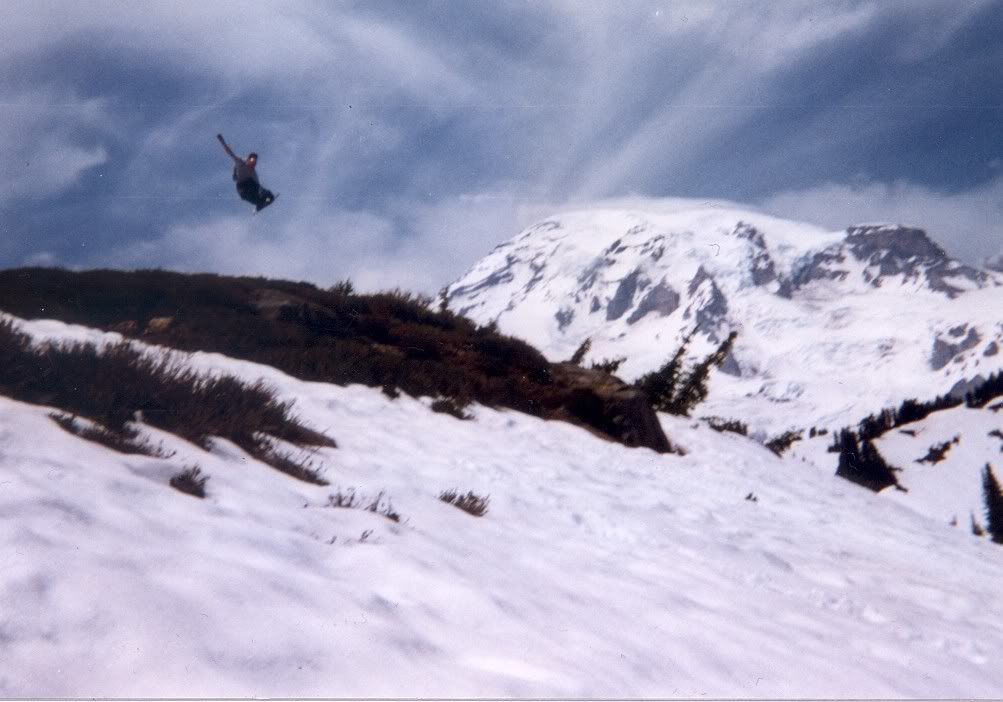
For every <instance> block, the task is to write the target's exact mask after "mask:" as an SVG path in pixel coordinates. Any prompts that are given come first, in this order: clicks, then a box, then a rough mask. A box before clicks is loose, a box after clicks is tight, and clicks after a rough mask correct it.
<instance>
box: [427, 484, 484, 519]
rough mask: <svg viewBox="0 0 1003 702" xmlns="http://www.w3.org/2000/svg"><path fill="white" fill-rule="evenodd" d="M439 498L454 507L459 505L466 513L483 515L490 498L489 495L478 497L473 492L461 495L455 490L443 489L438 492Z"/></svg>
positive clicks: (476, 515)
mask: <svg viewBox="0 0 1003 702" xmlns="http://www.w3.org/2000/svg"><path fill="white" fill-rule="evenodd" d="M439 499H440V500H442V501H443V502H446V503H448V504H451V505H453V506H454V507H459V508H460V509H462V510H463V511H464V512H466V513H467V514H472V515H473V516H475V517H483V516H484V515H485V513H487V511H488V502H489V501H490V500H491V496H490V495H489V496H487V497H480V496H479V495H475V494H474V493H473V492H467V494H466V495H461V494H460V493H459V492H458V491H457V490H444V491H443V492H441V493H439Z"/></svg>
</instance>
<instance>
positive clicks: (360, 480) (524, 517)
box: [0, 322, 1003, 697]
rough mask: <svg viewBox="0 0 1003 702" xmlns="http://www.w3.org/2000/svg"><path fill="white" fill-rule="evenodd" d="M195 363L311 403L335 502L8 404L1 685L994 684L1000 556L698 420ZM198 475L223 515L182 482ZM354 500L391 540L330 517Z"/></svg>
mask: <svg viewBox="0 0 1003 702" xmlns="http://www.w3.org/2000/svg"><path fill="white" fill-rule="evenodd" d="M24 326H25V329H26V330H27V331H29V332H31V333H32V334H33V335H35V336H36V337H44V338H50V339H55V338H76V339H79V340H98V339H101V338H104V339H109V340H111V339H114V338H115V337H114V335H103V334H100V333H98V332H93V331H91V330H86V329H83V328H80V327H71V326H67V325H61V324H58V323H55V322H44V323H35V322H32V323H26V324H25V325H24ZM154 352H155V351H154ZM182 356H184V355H182ZM187 358H189V359H190V362H191V363H192V364H193V365H195V366H196V367H198V368H199V369H201V370H204V371H213V372H228V373H234V374H237V375H239V376H240V377H241V378H244V379H246V380H248V381H253V380H255V379H257V378H259V377H260V378H264V379H265V380H266V381H267V382H269V383H271V384H272V385H273V386H274V387H275V388H276V389H277V392H278V394H279V396H280V397H281V398H283V399H286V398H290V399H295V401H296V405H295V408H294V409H295V411H296V412H297V413H298V414H299V416H300V417H301V418H302V419H303V420H304V421H305V422H307V423H308V424H309V425H310V426H312V427H313V428H315V429H318V430H321V431H324V432H327V433H328V434H329V435H330V436H332V437H333V438H334V439H335V440H336V441H337V442H338V445H339V448H337V449H321V450H319V451H318V452H317V458H319V459H321V460H322V461H323V463H324V465H325V466H326V471H325V477H326V478H327V479H328V480H330V481H331V485H330V486H328V487H318V486H313V485H307V484H305V483H300V482H297V481H295V480H293V479H291V478H289V477H287V476H285V475H283V474H281V473H279V472H277V471H275V470H273V469H271V468H269V467H267V466H265V465H263V464H261V463H259V462H257V461H255V460H253V459H251V458H250V457H248V456H246V455H244V454H243V452H241V451H240V450H239V449H237V448H236V447H235V446H233V445H232V444H229V443H228V442H223V441H219V442H217V443H216V445H215V446H214V448H213V450H212V451H211V452H205V451H202V450H201V449H198V448H197V447H194V446H192V445H190V444H186V443H185V442H183V441H180V440H179V439H177V438H175V437H173V436H170V435H166V434H162V433H159V432H155V431H153V430H148V429H147V431H149V432H150V435H151V438H152V439H153V440H154V443H157V442H159V441H161V440H162V441H163V442H164V445H165V448H168V449H173V450H176V451H177V452H178V453H177V455H176V456H174V457H172V458H171V459H154V458H148V457H143V456H123V455H119V454H116V453H114V452H111V451H109V450H107V449H105V448H103V447H101V446H97V445H94V444H90V443H88V442H85V441H82V440H80V439H78V438H77V437H74V436H72V435H70V434H68V433H66V432H64V431H63V430H62V429H60V428H59V427H58V426H56V425H55V424H54V423H53V422H52V421H51V420H49V419H48V418H47V417H46V412H47V410H46V409H45V408H39V407H34V406H29V405H24V404H22V403H18V402H14V401H12V400H8V399H4V398H0V514H3V515H5V517H6V519H3V520H0V544H2V551H0V552H2V553H3V554H4V561H3V569H2V571H0V572H2V575H0V602H3V603H4V606H3V607H2V608H0V658H2V659H3V660H4V661H5V663H4V666H3V671H2V672H0V694H2V695H6V696H64V695H70V696H116V697H121V696H137V695H141V696H182V697H183V696H313V695H324V696H366V697H369V696H409V697H410V696H535V697H541V696H542V697H547V696H562V697H563V696H576V697H585V696H588V697H592V696H618V697H620V696H663V697H664V696H674V695H678V696H688V697H695V696H701V695H704V694H706V695H708V696H712V697H723V696H739V697H844V696H848V697H871V696H895V697H961V696H966V697H967V696H980V697H981V696H1000V695H1001V694H1003V676H1001V674H1000V673H999V672H998V666H997V665H995V661H997V660H999V659H1000V656H1001V654H1003V624H1001V622H1003V617H1001V614H1003V605H1001V603H1000V600H999V598H998V592H997V590H998V588H997V585H998V583H999V579H1000V577H1001V575H1003V551H1001V550H1000V549H999V547H998V546H995V545H993V544H990V543H987V542H986V541H985V540H979V539H973V538H971V537H970V536H968V535H966V534H964V533H961V532H959V531H957V530H951V529H947V528H945V526H944V524H943V522H942V521H940V520H934V519H931V518H928V517H926V516H923V515H920V514H917V513H916V512H914V511H912V510H910V509H908V508H906V507H904V506H902V505H900V504H897V503H895V502H894V501H892V500H888V499H886V498H885V497H884V496H883V495H873V494H871V493H869V492H867V491H866V490H863V489H861V488H858V487H857V486H854V485H851V484H850V483H847V482H845V481H842V480H839V479H835V478H833V477H831V475H830V474H828V473H824V472H823V471H820V470H819V469H817V468H814V467H812V466H811V465H809V464H808V463H802V462H801V461H800V460H796V459H793V460H792V459H779V458H777V457H775V456H773V454H771V453H769V452H768V451H766V450H765V449H764V448H762V447H761V446H759V445H758V444H756V443H754V442H752V441H749V440H747V439H745V438H743V437H739V436H737V435H732V434H719V433H717V432H714V431H712V430H710V429H709V428H708V427H707V426H706V425H704V424H703V423H701V422H698V421H695V420H687V419H684V418H677V417H669V416H663V417H662V421H663V424H664V427H665V429H666V433H667V434H668V435H669V436H670V438H671V439H672V440H673V442H675V443H678V444H680V445H682V446H683V447H684V448H685V449H686V450H687V452H688V453H687V455H686V456H683V457H680V456H674V455H657V454H655V453H653V452H651V451H649V450H646V449H626V448H624V447H622V446H619V445H617V444H613V443H609V442H606V441H603V440H600V439H598V438H596V437H594V436H592V435H591V434H590V433H588V432H587V431H585V430H583V429H580V428H578V427H574V426H572V425H568V424H562V423H559V422H544V421H541V420H539V419H536V418H533V417H529V416H525V415H520V414H518V413H514V412H499V411H495V410H491V409H487V408H484V407H474V408H472V411H473V413H474V414H475V419H474V420H473V421H469V422H462V421H459V420H456V419H454V418H452V417H449V416H447V415H442V414H436V413H433V412H431V411H429V410H428V409H427V404H428V402H427V400H424V401H422V400H415V399H412V398H408V397H407V396H402V397H400V398H399V399H397V400H390V399H389V398H387V397H385V396H384V395H383V394H382V393H380V392H379V391H378V390H376V389H372V388H364V387H360V386H350V387H345V388H342V387H337V386H332V385H327V384H323V383H305V382H301V381H298V380H295V379H293V378H290V377H288V376H285V375H283V374H281V373H279V372H278V371H275V370H274V369H270V368H266V367H263V366H258V365H255V364H251V363H246V362H239V361H233V360H231V359H227V358H225V357H222V356H219V355H216V354H202V353H198V354H192V355H191V356H188V357H187ZM192 463H197V464H198V465H200V466H201V467H202V469H203V471H204V472H205V473H207V474H208V475H210V476H211V477H210V479H209V482H208V484H207V486H206V488H207V492H208V497H207V498H206V499H205V500H197V499H195V498H192V497H190V496H188V495H184V494H181V493H179V492H177V491H175V490H172V489H171V488H170V487H168V485H167V481H168V479H169V477H170V476H171V475H173V474H174V473H176V472H178V471H180V470H181V468H182V467H183V466H184V465H190V464H192ZM349 487H354V488H357V489H358V490H359V491H360V492H361V493H362V494H364V495H366V496H373V495H375V494H376V493H377V492H379V491H380V490H386V491H387V492H388V494H389V495H390V497H391V498H392V500H393V506H394V508H395V509H396V510H397V511H398V512H400V513H401V515H402V517H403V521H402V523H400V524H396V523H394V522H391V521H389V520H387V519H386V518H384V517H382V516H379V515H376V514H372V513H370V512H366V511H363V510H354V509H352V510H348V509H333V508H329V507H325V506H324V504H325V503H326V501H327V496H328V495H329V494H331V493H333V492H334V491H335V490H337V489H339V488H343V489H346V488H349ZM448 488H457V489H459V490H460V491H463V492H465V491H467V490H473V491H474V492H476V493H477V494H479V495H490V505H489V510H488V512H487V514H486V515H485V516H484V517H482V518H474V517H472V516H470V515H468V514H466V513H464V512H462V511H460V510H458V509H456V508H455V507H452V506H450V505H447V504H445V503H443V502H441V501H440V500H438V499H437V495H438V493H439V492H440V491H442V490H445V489H448ZM750 492H751V493H754V495H755V496H756V498H757V500H756V501H755V502H753V501H751V500H746V499H745V496H746V495H747V494H749V493H750ZM365 532H369V535H368V536H367V537H366V538H364V539H363V538H362V535H363V533H365Z"/></svg>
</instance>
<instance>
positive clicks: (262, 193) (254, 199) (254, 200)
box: [237, 179, 275, 210]
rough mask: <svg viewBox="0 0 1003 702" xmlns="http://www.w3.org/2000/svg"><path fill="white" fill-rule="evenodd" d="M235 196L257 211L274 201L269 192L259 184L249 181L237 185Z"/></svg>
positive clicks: (273, 196)
mask: <svg viewBox="0 0 1003 702" xmlns="http://www.w3.org/2000/svg"><path fill="white" fill-rule="evenodd" d="M237 194H238V195H240V199H241V200H246V201H247V202H249V203H251V204H252V205H254V206H255V207H257V208H258V209H259V210H260V209H261V208H262V207H264V206H265V205H267V204H268V203H270V202H271V201H272V200H274V199H275V195H273V194H272V191H271V190H267V189H265V188H262V187H261V185H260V184H258V183H257V182H255V181H253V180H250V179H248V180H242V181H240V182H239V183H237Z"/></svg>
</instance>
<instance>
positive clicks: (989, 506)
mask: <svg viewBox="0 0 1003 702" xmlns="http://www.w3.org/2000/svg"><path fill="white" fill-rule="evenodd" d="M982 498H983V500H985V503H986V530H987V531H988V532H989V534H990V536H992V539H993V541H995V542H996V543H998V544H1003V491H1001V490H1000V484H999V481H998V480H996V475H995V474H994V473H993V468H992V466H990V465H989V464H988V463H987V464H986V467H985V469H984V470H983V471H982Z"/></svg>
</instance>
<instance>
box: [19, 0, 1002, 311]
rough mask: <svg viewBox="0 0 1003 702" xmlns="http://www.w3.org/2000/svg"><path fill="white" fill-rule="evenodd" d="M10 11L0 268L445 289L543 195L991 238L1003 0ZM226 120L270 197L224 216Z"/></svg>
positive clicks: (949, 237) (37, 2) (90, 6)
mask: <svg viewBox="0 0 1003 702" xmlns="http://www.w3.org/2000/svg"><path fill="white" fill-rule="evenodd" d="M4 11H5V16H4V23H3V24H2V25H0V45H2V46H4V52H5V55H6V58H8V59H9V60H8V61H7V63H6V65H5V67H0V110H2V111H3V116H4V120H3V121H0V148H3V150H4V154H5V156H7V155H8V154H10V155H12V156H13V158H5V160H4V161H0V188H3V190H2V191H0V192H3V194H4V195H5V197H6V199H5V200H4V202H3V203H0V204H2V205H3V207H4V209H3V210H2V216H3V217H4V218H5V219H6V222H4V224H5V225H6V226H5V231H6V232H7V239H6V240H5V241H4V242H3V244H2V246H0V265H9V264H13V263H17V262H20V261H22V260H25V258H26V257H30V256H32V255H33V254H36V253H37V252H39V251H41V252H46V256H48V257H52V259H49V258H46V259H45V260H56V261H58V262H61V263H64V264H67V265H110V264H116V265H162V266H174V267H182V268H186V269H189V270H192V269H202V270H210V269H211V270H225V271H228V272H255V273H268V274H271V275H290V276H293V277H303V278H309V279H312V280H317V281H318V282H323V283H329V282H332V281H333V280H336V279H338V278H340V277H346V276H351V277H353V278H354V279H355V280H356V283H357V284H358V285H360V286H362V287H390V286H393V285H403V286H406V287H414V288H416V289H421V290H424V291H434V290H435V289H437V288H438V287H439V286H441V285H443V284H444V283H446V282H448V279H449V277H451V276H455V275H457V274H458V273H460V272H462V270H463V269H464V268H465V267H466V266H468V265H470V264H471V263H473V261H474V259H476V257H477V256H479V255H481V254H482V253H484V252H486V251H487V250H489V249H490V248H491V247H492V246H493V245H494V244H495V243H497V242H498V241H499V240H502V239H505V238H508V237H510V236H512V235H514V234H515V233H516V231H517V229H518V228H519V227H521V226H524V225H525V224H526V223H527V221H526V220H527V218H528V217H530V216H533V213H537V214H540V215H543V214H545V212H544V210H543V208H545V207H548V206H552V205H553V206H557V205H559V204H561V203H576V204H581V203H585V202H588V201H589V200H594V199H600V198H609V197H615V196H623V195H629V194H638V195H640V196H645V197H664V196H666V195H679V196H686V197H713V198H723V199H732V200H740V201H745V202H753V203H759V204H762V205H764V206H768V207H771V208H774V209H777V210H779V211H780V212H781V213H782V214H788V215H791V216H798V217H802V218H804V219H806V220H808V221H820V222H823V223H830V222H831V223H833V224H834V226H840V227H842V226H846V224H849V223H851V222H854V221H859V220H860V219H862V218H873V217H877V218H881V219H889V218H892V219H895V218H900V217H901V218H902V219H904V220H908V221H912V222H916V223H917V224H919V225H924V226H927V227H928V228H929V229H930V230H931V232H933V233H934V235H935V236H939V237H941V239H942V241H944V242H945V245H947V247H948V248H949V250H952V251H955V252H958V253H959V254H960V255H965V256H969V255H970V256H974V255H976V254H978V253H979V252H982V251H984V250H985V251H988V250H991V249H994V248H995V249H998V248H1000V246H998V245H997V246H995V247H994V246H993V245H992V240H993V238H994V237H996V238H998V237H999V236H1000V233H999V230H998V228H993V227H992V226H983V224H984V223H989V224H990V225H991V222H990V221H989V219H986V218H991V217H993V216H995V213H996V212H997V210H993V209H992V207H991V206H990V205H988V204H986V203H988V202H990V201H991V198H993V197H995V196H996V195H997V194H998V190H995V189H994V188H996V187H997V186H996V185H995V183H997V182H998V172H995V171H992V169H991V167H990V166H988V165H986V164H989V163H991V162H992V159H994V158H995V159H997V160H998V159H1000V158H1003V152H1001V151H1000V147H999V139H998V117H999V114H1000V109H999V108H1000V105H1001V104H1003V87H1001V84H1000V83H999V81H997V80H995V78H996V72H997V71H998V68H997V66H998V65H999V62H1000V61H1003V49H1001V48H1000V47H1001V45H1000V42H999V41H998V36H999V34H1000V31H1003V2H1001V1H1000V0H972V1H971V2H966V3H962V4H960V5H959V4H958V3H951V2H940V1H939V0H880V1H867V0H860V1H849V0H845V1H836V2H829V3H824V4H819V3H814V2H784V3H775V2H765V1H760V0H750V1H748V2H741V3H738V2H733V1H727V2H704V1H703V0H700V1H696V0H674V1H672V2H659V1H656V0H621V1H620V2H617V3H602V2H595V3H588V2H579V1H578V0H550V1H549V2H539V3H526V2H520V1H517V0H505V1H500V2H494V3H469V2H464V0H452V1H447V2H430V1H425V0H416V1H415V2H409V3H399V2H391V1H386V2H384V1H382V0H374V1H373V2H367V3H327V2H321V1H319V0H290V1H289V2H282V3H278V2H275V3H268V2H262V3H259V4H257V5H256V6H255V8H254V10H253V11H249V10H248V6H247V5H246V4H245V3H242V2H235V1H232V0H199V1H197V2H196V1H195V0H179V2H171V3H130V2H118V1H114V0H94V1H93V2H90V3H86V4H84V3H77V4H74V3H68V2H61V1H55V0H32V1H31V2H20V1H19V0H9V1H8V2H7V3H5V5H4ZM993 106H995V108H994V107H993ZM217 132H224V133H225V134H226V136H227V137H228V139H229V140H230V141H231V142H232V143H233V145H234V146H235V148H237V150H238V151H240V152H242V153H247V152H248V151H251V150H255V151H258V152H259V153H260V154H261V156H262V160H261V175H262V179H263V181H264V182H265V184H266V185H268V186H269V187H270V188H272V189H274V190H277V191H278V192H280V193H281V199H280V202H279V203H277V204H276V206H275V207H274V208H272V209H270V210H269V211H268V212H267V213H266V215H263V216H262V217H260V218H255V219H254V220H249V219H248V220H247V221H245V219H244V218H243V216H242V215H241V216H236V217H235V216H234V215H233V213H234V212H243V211H244V207H245V205H244V203H241V202H239V201H238V200H237V199H236V196H235V194H234V192H233V184H232V183H231V182H230V180H229V165H228V160H227V159H226V157H225V156H224V155H223V154H222V152H221V150H220V149H219V147H218V145H217V144H215V142H214V139H213V137H214V135H215V134H216V133H217ZM25 163H30V164H33V165H32V168H33V169H34V170H33V171H31V172H28V173H26V172H25V170H24V164H25ZM860 173H863V174H866V176H867V180H866V181H860V182H858V181H856V180H854V178H855V176H856V174H860ZM95 174H99V175H100V178H97V177H91V176H94V175H95ZM73 189H77V190H78V191H79V192H76V191H73ZM74 192H76V194H75V195H74ZM11 195H13V196H15V197H13V198H12V197H10V196H11ZM997 201H998V200H997ZM840 202H845V203H847V204H846V206H845V207H842V208H841V207H840V206H839V203H840ZM548 203H549V204H548ZM812 208H820V211H815V210H813V209H812ZM947 212H952V213H954V214H950V215H948V214H945V213H947ZM844 215H845V218H844ZM837 220H839V221H838V223H837ZM952 222H954V223H955V224H952ZM959 222H963V223H964V224H963V225H962V224H957V223H959ZM70 229H72V231H73V232H74V236H73V237H69V236H68V235H67V234H66V232H67V231H69V230H70ZM975 230H979V231H980V232H983V233H981V234H979V235H975V234H973V233H972V232H974V231H975ZM79 239H85V240H86V241H87V243H88V245H87V247H86V248H84V247H81V246H79V245H77V244H78V243H79V242H78V241H77V240H79Z"/></svg>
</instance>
